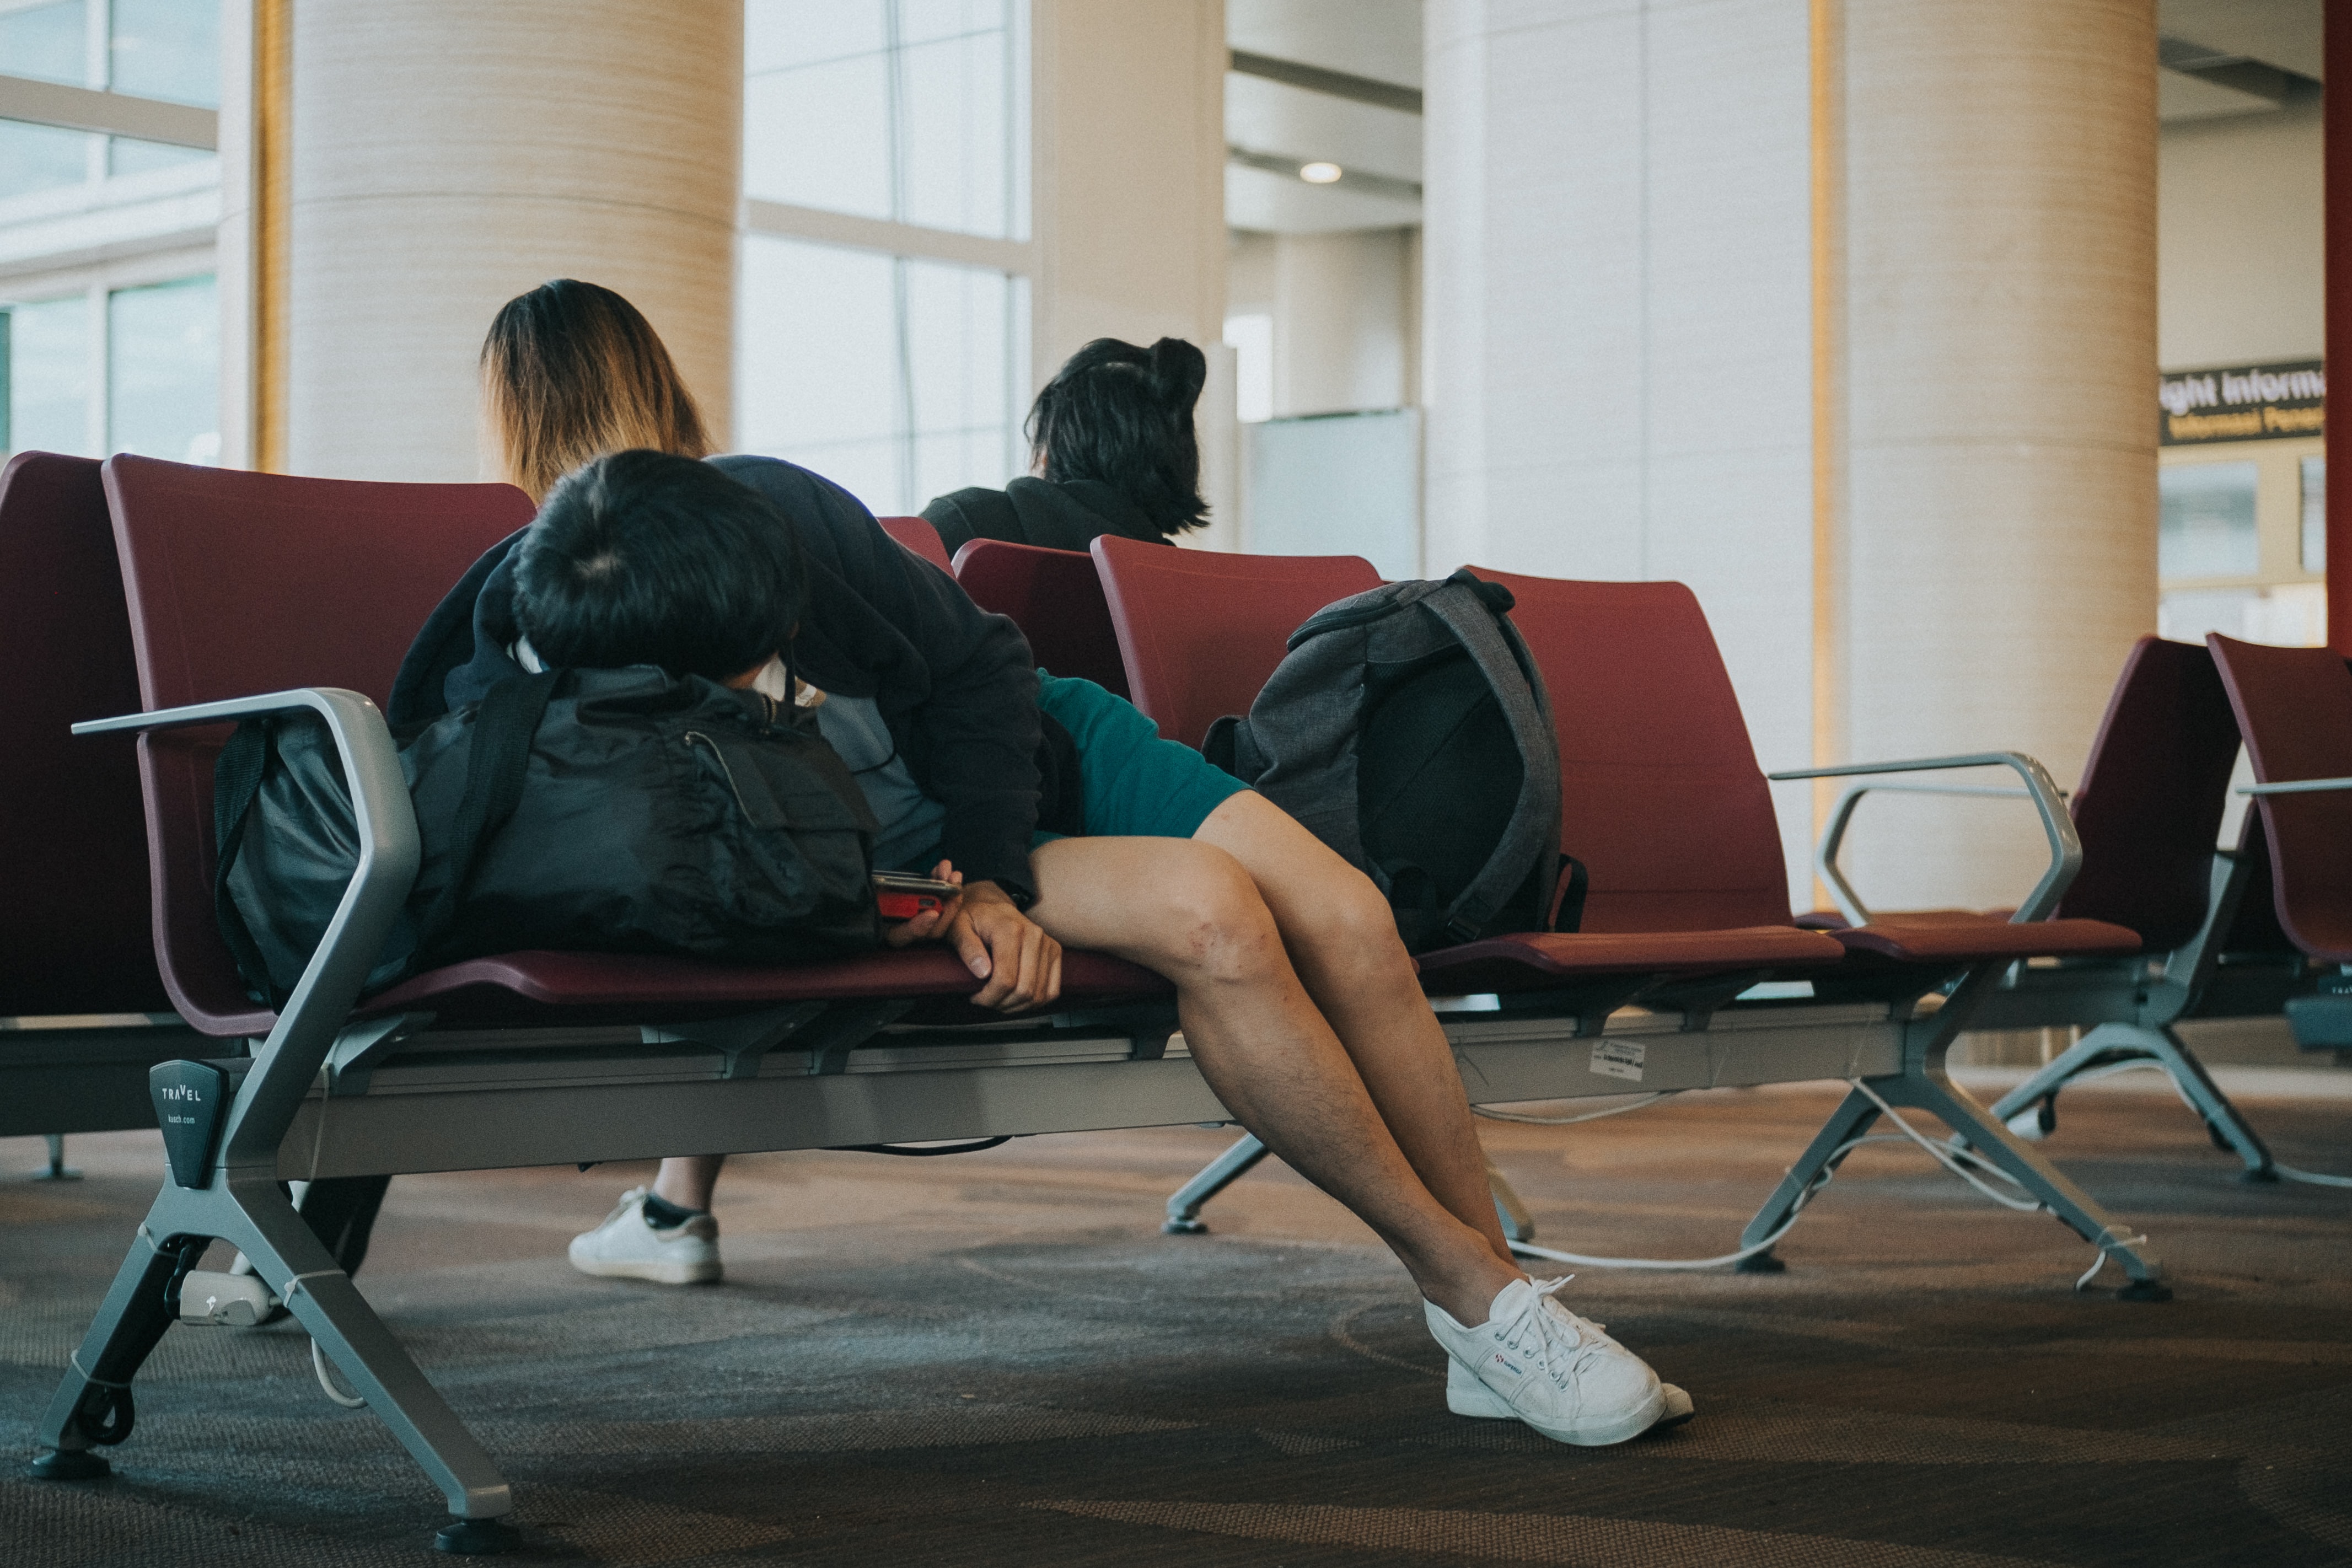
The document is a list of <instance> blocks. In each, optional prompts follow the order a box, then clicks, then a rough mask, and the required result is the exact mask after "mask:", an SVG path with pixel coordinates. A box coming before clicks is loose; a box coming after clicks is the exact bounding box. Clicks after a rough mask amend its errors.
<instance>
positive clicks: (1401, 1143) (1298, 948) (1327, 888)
mask: <svg viewBox="0 0 2352 1568" xmlns="http://www.w3.org/2000/svg"><path fill="white" fill-rule="evenodd" d="M1192 838H1193V842H1194V843H1198V844H1213V845H1215V846H1217V847H1219V848H1221V849H1223V850H1224V851H1226V852H1227V853H1228V854H1230V855H1232V856H1233V857H1234V859H1236V860H1239V861H1240V862H1241V863H1242V867H1243V868H1244V870H1246V871H1248V872H1249V874H1250V879H1251V880H1252V881H1254V882H1255V883H1256V884H1257V889H1258V892H1259V893H1260V894H1261V895H1262V896H1263V897H1264V898H1265V904H1266V907H1267V908H1268V909H1269V910H1272V911H1273V912H1274V921H1275V924H1276V926H1277V927H1279V928H1280V929H1281V931H1282V940H1283V943H1284V945H1285V946H1286V947H1287V948H1288V949H1289V952H1290V959H1291V963H1293V964H1295V965H1296V966H1297V971H1298V978H1299V980H1300V982H1301V983H1302V984H1305V985H1306V987H1307V994H1308V995H1309V996H1312V997H1313V998H1314V999H1315V1004H1316V1005H1317V1006H1318V1008H1320V1009H1321V1011H1322V1014H1323V1016H1324V1017H1325V1018H1327V1019H1328V1020H1329V1021H1330V1024H1331V1027H1332V1029H1333V1030H1334V1031H1335V1032H1336V1033H1337V1034H1338V1035H1339V1043H1340V1044H1341V1045H1343V1046H1345V1047H1347V1050H1348V1055H1349V1057H1350V1058H1352V1059H1353V1060H1354V1062H1355V1064H1356V1071H1357V1072H1358V1073H1359V1074H1360V1076H1361V1077H1362V1079H1363V1080H1364V1087H1365V1089H1368V1090H1370V1093H1371V1097H1372V1103H1373V1104H1374V1105H1376V1106H1378V1107H1379V1108H1380V1112H1381V1121H1385V1122H1387V1123H1388V1127H1389V1131H1390V1133H1391V1135H1392V1136H1393V1137H1394V1138H1395V1139H1396V1142H1397V1146H1398V1147H1399V1148H1400V1149H1402V1151H1403V1152H1404V1156H1405V1158H1406V1159H1407V1160H1409V1161H1411V1162H1412V1168H1413V1170H1414V1171H1416V1172H1417V1173H1419V1174H1420V1176H1421V1180H1422V1184H1423V1185H1424V1186H1426V1187H1427V1188H1428V1189H1429V1191H1430V1193H1431V1194H1432V1195H1433V1196H1434V1197H1435V1198H1436V1199H1437V1201H1438V1202H1439V1203H1442V1204H1444V1205H1445V1207H1446V1210H1447V1212H1449V1213H1451V1214H1452V1215H1454V1217H1455V1218H1456V1219H1459V1220H1461V1221H1462V1222H1463V1223H1464V1224H1465V1225H1467V1226H1471V1227H1472V1228H1473V1229H1475V1230H1476V1231H1477V1232H1478V1233H1479V1234H1480V1235H1481V1236H1484V1237H1486V1244H1487V1245H1488V1246H1489V1247H1493V1248H1494V1249H1495V1253H1496V1256H1497V1257H1499V1258H1503V1259H1504V1260H1505V1261H1506V1262H1508V1261H1509V1260H1510V1258H1511V1249H1510V1244H1509V1243H1508V1242H1507V1241H1506V1240H1505V1239H1504V1237H1503V1227H1502V1223H1501V1221H1499V1220H1498V1219H1497V1218H1496V1215H1495V1194H1494V1189H1493V1188H1492V1187H1491V1186H1490V1185H1488V1184H1487V1180H1486V1151H1485V1150H1484V1149H1482V1148H1481V1147H1480V1146H1479V1143H1478V1132H1477V1129H1476V1126H1475V1123H1473V1122H1472V1121H1471V1119H1470V1102H1469V1099H1468V1097H1467V1096H1466V1095H1465V1094H1464V1093H1463V1090H1462V1077H1461V1075H1460V1074H1459V1073H1457V1072H1456V1071H1455V1070H1454V1052H1453V1048H1452V1047H1450V1046H1448V1045H1447V1044H1446V1041H1445V1031H1444V1029H1442V1028H1440V1027H1439V1026H1438V1023H1437V1015H1436V1014H1434V1013H1433V1012H1431V1011H1430V1008H1429V1002H1428V999H1427V998H1426V997H1424V996H1423V994H1422V991H1421V985H1420V983H1419V982H1418V981H1417V980H1415V979H1414V977H1413V970H1412V958H1411V956H1410V955H1408V954H1407V953H1406V952H1405V950H1404V942H1403V941H1402V939H1400V938H1399V937H1398V935H1397V931H1396V921H1395V918H1394V917H1393V916H1392V915H1391V913H1390V912H1389V906H1388V900H1385V899H1383V898H1381V894H1380V889H1377V888H1375V887H1373V886H1372V883H1371V879H1370V878H1368V877H1366V876H1365V875H1364V874H1363V873H1362V872H1360V871H1359V870H1357V869H1356V868H1354V867H1353V866H1350V865H1349V864H1348V863H1347V862H1346V861H1345V860H1342V859H1341V858H1339V856H1338V855H1336V854H1335V853H1333V852H1332V850H1331V849H1330V848H1329V847H1328V846H1327V845H1325V844H1324V843H1323V841H1322V840H1321V839H1319V838H1318V837H1315V836H1314V835H1313V834H1311V833H1309V832H1307V829H1305V828H1304V827H1301V826H1299V825H1298V823H1297V821H1296V820H1295V819H1293V818H1292V817H1291V816H1290V815H1289V814H1288V813H1286V812H1285V811H1284V810H1283V809H1282V808H1281V807H1279V806H1277V805H1273V804H1272V803H1270V802H1269V801H1267V800H1266V799H1265V797H1264V796H1263V795H1255V794H1251V795H1234V797H1233V798H1232V799H1230V800H1228V801H1226V802H1225V803H1224V805H1221V806H1219V807H1217V809H1216V810H1215V811H1213V812H1211V813H1210V814H1209V819H1208V820H1207V821H1206V822H1204V823H1202V825H1201V826H1200V828H1199V830H1198V831H1197V832H1195V833H1194V834H1193V836H1192ZM1516 1267H1517V1266H1516V1265H1514V1268H1516ZM1464 1321H1469V1320H1467V1319H1465V1320H1464Z"/></svg>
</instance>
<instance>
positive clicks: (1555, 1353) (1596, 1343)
mask: <svg viewBox="0 0 2352 1568" xmlns="http://www.w3.org/2000/svg"><path fill="white" fill-rule="evenodd" d="M1575 1278H1576V1276H1575V1275H1573V1274H1570V1275H1564V1276H1562V1277H1561V1278H1560V1279H1552V1280H1547V1281H1543V1282H1541V1283H1538V1281H1535V1280H1532V1279H1530V1280H1529V1281H1528V1283H1529V1284H1530V1285H1534V1286H1535V1292H1536V1300H1534V1301H1533V1302H1531V1303H1529V1305H1528V1310H1526V1311H1524V1312H1522V1313H1520V1314H1519V1317H1518V1320H1517V1321H1516V1322H1514V1323H1513V1324H1512V1325H1511V1326H1510V1328H1509V1329H1508V1330H1506V1331H1503V1332H1502V1333H1501V1334H1500V1335H1499V1336H1498V1337H1500V1338H1501V1339H1502V1341H1503V1343H1504V1344H1506V1345H1507V1346H1508V1347H1510V1348H1511V1349H1512V1350H1515V1351H1517V1352H1519V1353H1521V1354H1522V1355H1528V1354H1533V1355H1538V1356H1539V1357H1540V1358H1541V1359H1542V1361H1543V1364H1544V1370H1545V1371H1546V1372H1548V1373H1550V1374H1551V1380H1552V1383H1553V1384H1554V1385H1555V1386H1557V1387H1559V1388H1560V1389H1561V1390H1563V1391H1565V1390H1566V1389H1567V1387H1568V1384H1569V1380H1570V1378H1571V1377H1574V1376H1576V1375H1577V1374H1579V1373H1582V1372H1583V1370H1584V1368H1585V1365H1586V1363H1589V1362H1591V1361H1593V1360H1595V1359H1597V1358H1598V1357H1600V1356H1601V1355H1604V1354H1606V1353H1607V1352H1608V1350H1609V1342H1608V1341H1607V1340H1606V1339H1603V1338H1601V1337H1599V1336H1600V1335H1601V1334H1602V1333H1604V1332H1605V1331H1607V1328H1608V1325H1607V1324H1605V1323H1595V1322H1591V1321H1587V1320H1585V1319H1581V1318H1579V1317H1578V1316H1577V1315H1576V1314H1575V1313H1573V1312H1570V1310H1568V1309H1567V1308H1565V1307H1560V1306H1559V1305H1558V1303H1557V1302H1555V1301H1553V1300H1550V1298H1552V1297H1554V1296H1556V1295H1557V1294H1558V1293H1559V1289H1560V1287H1561V1286H1563V1285H1565V1284H1567V1283H1568V1282H1569V1280H1570V1279H1575ZM1588 1328H1589V1329H1591V1330H1592V1331H1593V1332H1592V1334H1591V1335H1590V1336H1588V1335H1587V1334H1586V1333H1585V1332H1584V1331H1585V1330H1586V1329H1588Z"/></svg>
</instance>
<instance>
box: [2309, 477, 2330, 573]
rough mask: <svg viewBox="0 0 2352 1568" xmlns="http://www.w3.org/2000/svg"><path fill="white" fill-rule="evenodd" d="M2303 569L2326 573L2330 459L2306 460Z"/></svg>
mask: <svg viewBox="0 0 2352 1568" xmlns="http://www.w3.org/2000/svg"><path fill="white" fill-rule="evenodd" d="M2303 569H2304V570H2305V571H2306V572H2325V571H2326V570H2327V459H2326V458H2305V459H2304V460H2303Z"/></svg>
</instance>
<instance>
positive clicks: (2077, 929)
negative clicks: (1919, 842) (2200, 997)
mask: <svg viewBox="0 0 2352 1568" xmlns="http://www.w3.org/2000/svg"><path fill="white" fill-rule="evenodd" d="M1947 912H1948V911H1943V910H1937V911H1936V912H1935V914H1934V915H1933V916H1931V917H1930V918H1927V919H1924V920H1922V919H1915V918H1910V917H1906V916H1903V915H1890V916H1888V917H1887V918H1886V919H1885V920H1883V921H1872V922H1871V923H1870V924H1868V925H1866V926H1859V927H1856V928H1854V929H1852V930H1849V931H1831V932H1829V933H1828V934H1829V936H1830V938H1831V939H1832V941H1834V942H1838V943H1840V944H1841V945H1843V947H1845V948H1846V949H1847V950H1848V951H1849V952H1869V953H1875V954H1877V955H1878V956H1879V957H1881V958H1891V959H1895V960H1896V961H1897V962H1899V963H1954V964H1957V963H1982V962H1984V961H1985V960H1987V959H1994V958H2120V957H2122V956H2124V955H2125V954H2126V953H2134V952H2138V951H2139V950H2140V947H2141V942H2140V940H2139V933H2138V932H2137V931H2130V930H2127V929H2126V928H2125V927H2123V926H2119V925H2113V924H2110V923H2109V922H2107V921H2029V922H2027V923H2026V924H2024V925H2017V924H2014V923H2012V922H2011V921H2005V920H1995V919H1993V918H1991V917H1990V916H1977V917H1973V918H1967V919H1960V920H1951V919H1946V918H1943V916H1944V915H1945V914H1946V913H1947Z"/></svg>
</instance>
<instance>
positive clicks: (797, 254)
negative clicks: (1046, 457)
mask: <svg viewBox="0 0 2352 1568" xmlns="http://www.w3.org/2000/svg"><path fill="white" fill-rule="evenodd" d="M742 282H743V287H742V300H741V306H740V309H741V321H740V329H739V333H738V340H737V363H738V365H739V367H740V368H739V369H738V372H737V385H736V393H735V411H736V420H737V426H738V428H739V429H740V431H741V432H742V445H743V447H744V449H745V450H747V451H754V452H765V453H769V454H771V455H772V456H775V457H779V458H787V459H789V460H790V461H793V462H795V463H799V464H802V465H803V466H804V467H807V468H814V469H815V470H816V471H817V472H818V473H821V474H823V475H824V476H825V477H826V478H827V479H834V480H835V481H836V482H838V483H840V484H841V485H842V486H844V487H845V488H846V489H848V490H849V491H850V492H851V493H852V494H854V495H856V497H857V498H858V499H859V500H862V501H864V502H865V503H866V506H867V507H868V508H870V509H871V510H874V511H876V512H877V513H880V514H882V515H885V516H889V515H893V514H898V515H904V514H906V513H908V512H912V511H915V510H919V508H920V507H921V506H922V505H923V504H924V503H925V502H926V501H928V500H930V499H931V498H932V497H934V496H938V495H944V494H945V493H947V492H948V491H950V490H953V489H962V488H963V487H965V486H966V485H992V486H993V485H1002V484H1003V483H1004V482H1005V480H1007V479H1010V478H1012V477H1013V475H1014V474H1017V473H1019V472H1020V471H1021V470H1022V468H1023V467H1024V464H1023V461H1022V455H1021V434H1020V423H1021V416H1022V414H1023V413H1024V405H1025V399H1026V395H1027V387H1028V383H1029V365H1028V359H1029V356H1028V348H1027V345H1028V340H1029V313H1028V285H1027V281H1026V280H1025V279H1018V278H1008V277H1006V276H1005V275H1004V274H1003V273H1001V272H992V271H988V270H985V269H982V268H969V267H957V266H952V265H950V264H949V263H946V262H938V261H921V260H913V259H909V258H899V257H889V256H881V255H870V254H865V253H861V252H858V251H852V250H835V249H830V248H827V247H824V246H819V245H808V244H803V243H800V242H797V241H793V240H786V239H775V238H771V237H764V236H759V235H753V236H751V237H747V238H746V239H745V241H744V246H743V280H742Z"/></svg>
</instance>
